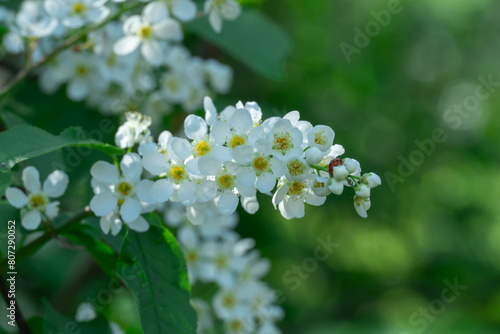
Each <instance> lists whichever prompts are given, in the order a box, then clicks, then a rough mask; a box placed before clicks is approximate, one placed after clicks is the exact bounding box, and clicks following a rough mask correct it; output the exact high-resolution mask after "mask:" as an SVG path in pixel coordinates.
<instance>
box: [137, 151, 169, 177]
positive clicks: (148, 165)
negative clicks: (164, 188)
mask: <svg viewBox="0 0 500 334" xmlns="http://www.w3.org/2000/svg"><path fill="white" fill-rule="evenodd" d="M142 164H143V166H144V169H145V170H147V171H148V172H150V173H151V174H153V175H160V174H161V173H164V172H165V171H167V170H168V168H169V164H168V161H167V157H166V156H164V155H163V154H161V153H159V152H157V151H154V152H150V153H146V154H144V157H143V158H142Z"/></svg>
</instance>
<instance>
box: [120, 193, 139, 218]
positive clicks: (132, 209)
mask: <svg viewBox="0 0 500 334" xmlns="http://www.w3.org/2000/svg"><path fill="white" fill-rule="evenodd" d="M141 210H142V206H141V203H139V201H138V200H136V199H135V198H130V197H129V198H127V199H126V200H125V202H123V204H122V206H121V208H120V215H121V216H122V219H123V221H124V222H125V223H130V222H133V221H134V220H136V219H137V217H139V215H140V214H141Z"/></svg>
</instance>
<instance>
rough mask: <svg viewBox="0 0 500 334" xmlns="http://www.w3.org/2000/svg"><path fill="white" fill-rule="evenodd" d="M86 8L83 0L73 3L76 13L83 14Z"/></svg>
mask: <svg viewBox="0 0 500 334" xmlns="http://www.w3.org/2000/svg"><path fill="white" fill-rule="evenodd" d="M84 10H85V6H84V5H83V4H82V3H81V2H77V3H75V4H74V5H73V11H74V12H75V14H81V13H83V11H84Z"/></svg>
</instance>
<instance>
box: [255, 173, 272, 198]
mask: <svg viewBox="0 0 500 334" xmlns="http://www.w3.org/2000/svg"><path fill="white" fill-rule="evenodd" d="M255 185H256V187H257V189H258V190H259V191H260V192H261V193H263V194H267V193H269V192H270V191H271V190H273V188H274V186H275V185H276V177H275V176H274V175H273V174H271V173H266V174H263V175H261V176H259V177H258V178H257V183H256V184H255Z"/></svg>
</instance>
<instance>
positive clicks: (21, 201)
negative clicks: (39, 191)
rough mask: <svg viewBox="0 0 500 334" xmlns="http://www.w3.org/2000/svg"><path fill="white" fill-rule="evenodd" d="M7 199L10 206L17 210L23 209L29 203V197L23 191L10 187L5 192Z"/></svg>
mask: <svg viewBox="0 0 500 334" xmlns="http://www.w3.org/2000/svg"><path fill="white" fill-rule="evenodd" d="M5 197H6V198H7V201H9V203H10V205H12V206H13V207H15V208H18V209H20V208H22V207H23V206H25V205H26V204H27V203H28V196H26V194H25V193H23V192H22V191H21V189H18V188H13V187H8V188H7V189H6V190H5Z"/></svg>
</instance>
